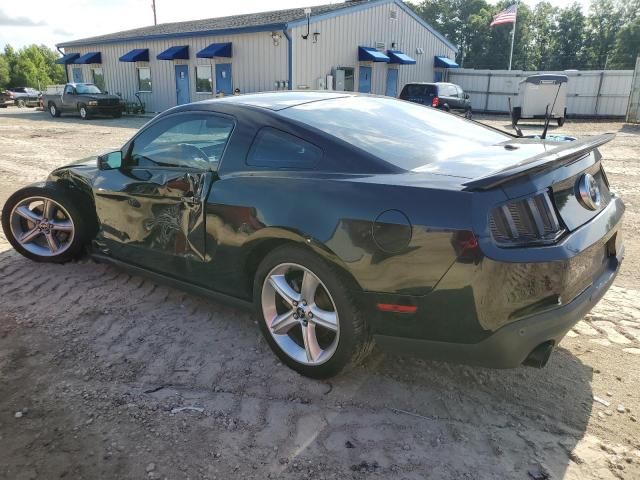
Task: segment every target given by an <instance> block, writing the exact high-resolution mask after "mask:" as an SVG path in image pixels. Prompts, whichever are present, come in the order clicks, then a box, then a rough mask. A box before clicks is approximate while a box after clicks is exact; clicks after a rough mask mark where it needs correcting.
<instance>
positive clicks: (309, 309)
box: [261, 263, 340, 366]
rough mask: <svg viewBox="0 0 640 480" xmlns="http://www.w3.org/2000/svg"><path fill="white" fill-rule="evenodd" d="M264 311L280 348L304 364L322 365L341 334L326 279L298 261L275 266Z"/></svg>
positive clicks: (267, 282)
mask: <svg viewBox="0 0 640 480" xmlns="http://www.w3.org/2000/svg"><path fill="white" fill-rule="evenodd" d="M261 301H262V313H263V317H264V321H265V323H266V325H267V329H268V330H269V333H270V334H271V336H272V337H273V339H274V341H275V342H276V343H277V344H278V346H279V347H280V349H281V350H282V351H283V352H284V353H285V354H286V355H287V356H289V357H290V358H292V359H293V360H295V361H296V362H299V363H301V364H304V365H314V366H315V365H321V364H323V363H325V362H327V361H328V360H329V359H330V358H331V357H332V356H333V354H334V353H335V351H336V348H337V346H338V340H339V337H340V322H339V318H338V311H337V309H336V304H335V302H334V300H333V298H332V297H331V293H330V292H329V290H328V289H327V287H326V286H325V285H324V284H323V283H322V281H321V280H320V279H319V278H318V277H317V276H316V275H315V274H314V273H313V272H312V271H311V270H309V269H308V268H305V267H303V266H302V265H298V264H295V263H282V264H280V265H277V266H276V267H274V268H273V269H272V270H271V271H270V272H269V274H268V275H267V276H266V278H265V280H264V283H263V285H262V298H261Z"/></svg>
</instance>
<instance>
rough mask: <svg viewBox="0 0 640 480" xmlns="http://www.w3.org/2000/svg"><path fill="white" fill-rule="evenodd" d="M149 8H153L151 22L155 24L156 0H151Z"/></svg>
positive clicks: (156, 21)
mask: <svg viewBox="0 0 640 480" xmlns="http://www.w3.org/2000/svg"><path fill="white" fill-rule="evenodd" d="M151 9H152V10H153V24H154V25H157V24H158V20H157V18H156V0H151Z"/></svg>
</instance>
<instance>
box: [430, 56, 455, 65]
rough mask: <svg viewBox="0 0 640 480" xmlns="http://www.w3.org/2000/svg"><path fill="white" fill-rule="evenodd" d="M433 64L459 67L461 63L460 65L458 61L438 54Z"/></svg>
mask: <svg viewBox="0 0 640 480" xmlns="http://www.w3.org/2000/svg"><path fill="white" fill-rule="evenodd" d="M433 66H434V67H436V68H458V67H459V66H460V65H458V64H457V63H456V62H454V61H453V60H451V59H450V58H447V57H438V56H437V55H436V57H435V60H434V62H433Z"/></svg>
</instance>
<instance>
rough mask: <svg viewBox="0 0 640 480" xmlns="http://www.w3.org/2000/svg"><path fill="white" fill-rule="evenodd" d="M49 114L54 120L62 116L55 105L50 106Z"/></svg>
mask: <svg viewBox="0 0 640 480" xmlns="http://www.w3.org/2000/svg"><path fill="white" fill-rule="evenodd" d="M49 114H50V115H51V116H52V117H54V118H55V117H59V116H60V110H58V107H56V104H55V103H50V104H49Z"/></svg>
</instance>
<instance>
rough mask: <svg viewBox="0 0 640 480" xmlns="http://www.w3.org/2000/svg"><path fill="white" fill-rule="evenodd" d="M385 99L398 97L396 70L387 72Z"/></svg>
mask: <svg viewBox="0 0 640 480" xmlns="http://www.w3.org/2000/svg"><path fill="white" fill-rule="evenodd" d="M385 95H386V96H387V97H393V98H395V97H397V96H398V69H397V68H390V69H389V70H387V91H386V93H385Z"/></svg>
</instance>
